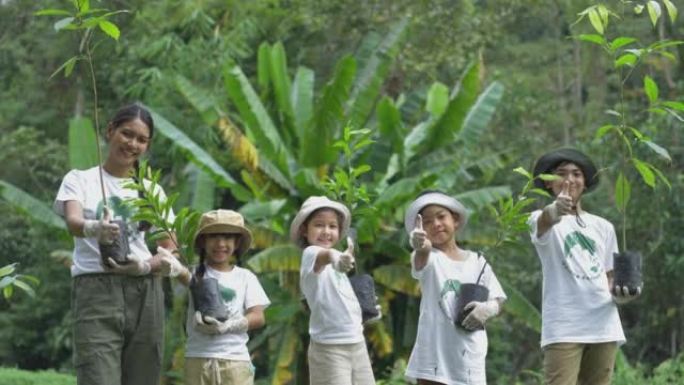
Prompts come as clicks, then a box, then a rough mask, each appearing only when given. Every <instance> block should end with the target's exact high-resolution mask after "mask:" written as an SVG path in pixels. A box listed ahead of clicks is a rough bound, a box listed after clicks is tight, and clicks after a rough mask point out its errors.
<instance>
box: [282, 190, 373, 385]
mask: <svg viewBox="0 0 684 385" xmlns="http://www.w3.org/2000/svg"><path fill="white" fill-rule="evenodd" d="M350 223H351V214H350V212H349V209H348V208H347V207H346V206H344V205H343V204H341V203H339V202H335V201H332V200H330V199H328V198H326V197H323V196H313V197H309V198H308V199H307V200H306V201H304V203H303V204H302V207H301V208H300V210H299V211H298V212H297V215H295V218H294V220H293V221H292V224H291V226H290V239H291V240H292V242H294V243H296V244H297V245H298V246H299V247H301V248H302V249H303V252H302V261H301V268H300V274H299V278H300V281H299V283H300V287H301V289H302V293H303V294H304V297H305V298H306V302H307V304H308V305H309V308H310V309H311V318H310V320H309V335H310V336H311V341H310V344H309V351H308V362H309V378H310V384H312V385H352V384H353V385H361V384H374V383H375V378H374V376H373V370H372V368H371V364H370V358H369V356H368V349H367V348H366V340H365V337H364V335H363V325H362V315H361V307H360V305H359V302H358V300H357V298H356V295H355V294H354V291H353V289H352V286H351V283H350V282H349V278H348V277H347V275H346V273H347V272H348V271H349V270H350V269H351V268H352V267H353V266H354V262H355V261H354V254H353V253H354V249H353V242H349V241H348V245H347V249H346V250H345V251H344V252H340V251H338V250H336V249H335V248H334V247H335V245H337V244H338V242H339V241H340V240H341V239H342V237H344V236H345V234H347V232H348V231H349V226H350Z"/></svg>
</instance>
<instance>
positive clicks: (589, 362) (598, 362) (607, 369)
mask: <svg viewBox="0 0 684 385" xmlns="http://www.w3.org/2000/svg"><path fill="white" fill-rule="evenodd" d="M543 351H544V384H546V385H610V381H611V378H612V377H613V367H614V366H615V355H616V354H617V342H603V343H594V344H580V343H566V342H562V343H555V344H550V345H546V346H544V348H543Z"/></svg>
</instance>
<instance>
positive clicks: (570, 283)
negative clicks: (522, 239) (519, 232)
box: [528, 148, 640, 385]
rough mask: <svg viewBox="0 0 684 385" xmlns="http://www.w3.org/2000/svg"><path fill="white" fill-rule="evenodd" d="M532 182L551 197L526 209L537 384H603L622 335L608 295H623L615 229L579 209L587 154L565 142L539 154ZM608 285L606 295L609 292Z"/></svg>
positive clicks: (587, 184) (587, 179) (586, 183)
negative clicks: (538, 280)
mask: <svg viewBox="0 0 684 385" xmlns="http://www.w3.org/2000/svg"><path fill="white" fill-rule="evenodd" d="M533 174H534V176H535V177H538V176H539V175H540V174H554V175H556V176H557V177H558V178H556V179H554V180H542V179H541V178H536V179H535V180H534V183H535V186H536V187H538V188H540V189H543V190H546V191H547V192H548V193H550V194H551V195H552V196H554V197H555V199H554V201H553V202H551V203H550V204H549V205H547V206H546V207H544V208H543V209H542V210H536V211H534V212H532V214H530V217H529V219H528V224H529V226H530V236H531V239H532V243H533V244H534V247H535V249H536V250H537V255H538V256H539V260H540V261H541V265H542V276H543V291H542V334H541V347H542V351H543V353H544V378H545V384H551V385H565V384H572V385H575V384H591V385H605V384H610V382H611V378H612V374H613V367H614V364H615V357H616V353H617V348H618V345H620V344H623V343H624V342H625V335H624V333H623V330H622V325H621V323H620V315H619V314H618V311H617V307H616V303H624V302H628V301H630V300H632V299H634V298H636V297H637V296H638V295H639V294H640V289H639V290H638V291H637V293H636V295H630V294H629V291H628V290H626V288H624V289H625V290H623V288H619V287H613V285H612V270H613V253H615V252H617V251H618V247H617V239H616V237H615V229H614V228H613V225H612V224H611V223H610V222H608V221H607V220H605V219H603V218H601V217H599V216H596V215H593V214H590V213H588V212H586V211H584V210H583V209H582V207H581V204H580V199H581V197H582V196H583V194H585V193H587V192H589V191H591V190H593V189H594V188H595V187H596V186H597V185H598V181H599V179H598V173H597V169H596V166H595V165H594V162H593V161H592V160H591V159H590V158H589V157H588V156H587V155H585V154H584V153H582V152H580V151H577V150H575V149H573V148H561V149H556V150H553V151H550V152H548V153H546V154H544V155H542V156H541V157H540V158H539V159H538V160H537V161H536V163H535V166H534V171H533ZM611 289H612V296H611Z"/></svg>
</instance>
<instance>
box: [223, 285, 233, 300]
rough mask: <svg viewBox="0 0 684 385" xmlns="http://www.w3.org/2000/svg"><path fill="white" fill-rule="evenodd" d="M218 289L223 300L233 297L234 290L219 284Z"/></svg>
mask: <svg viewBox="0 0 684 385" xmlns="http://www.w3.org/2000/svg"><path fill="white" fill-rule="evenodd" d="M219 291H220V292H221V298H222V299H223V302H226V303H228V302H231V301H232V300H233V299H235V290H233V289H231V288H229V287H225V286H222V285H219Z"/></svg>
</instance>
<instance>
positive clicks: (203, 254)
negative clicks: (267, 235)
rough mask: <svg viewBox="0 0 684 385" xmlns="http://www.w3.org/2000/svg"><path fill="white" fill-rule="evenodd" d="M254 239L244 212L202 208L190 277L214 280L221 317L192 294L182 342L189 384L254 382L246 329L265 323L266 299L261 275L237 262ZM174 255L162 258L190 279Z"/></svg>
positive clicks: (241, 384)
mask: <svg viewBox="0 0 684 385" xmlns="http://www.w3.org/2000/svg"><path fill="white" fill-rule="evenodd" d="M251 244H252V234H251V232H250V231H249V230H248V229H247V228H246V227H245V226H244V219H243V218H242V215H240V214H239V213H237V212H235V211H232V210H221V209H219V210H213V211H209V212H207V213H204V214H203V215H202V217H201V219H200V224H199V230H198V231H197V235H196V236H195V250H196V251H197V253H198V254H199V256H200V263H199V266H198V267H197V270H196V272H195V277H194V279H202V278H204V277H211V278H214V279H216V280H217V281H218V287H219V292H220V297H221V303H222V305H223V306H224V307H225V310H226V313H227V314H228V318H227V319H226V320H225V321H219V320H218V319H216V318H214V317H212V316H209V315H206V314H205V315H203V314H202V313H200V311H199V310H196V307H195V304H194V303H193V299H192V296H190V304H189V306H188V316H187V322H186V329H187V333H188V340H187V343H186V347H185V383H186V384H187V385H219V384H231V385H252V384H253V383H254V367H253V366H252V363H251V358H250V355H249V351H248V350H247V341H248V340H249V336H248V335H247V331H248V330H252V329H257V328H260V327H262V326H264V324H265V319H264V309H265V308H266V307H267V306H268V305H269V304H270V301H269V299H268V297H267V296H266V293H265V292H264V289H263V288H262V287H261V284H259V280H258V279H257V277H256V276H255V275H254V273H252V272H251V271H249V270H247V269H243V268H242V267H239V266H236V263H237V262H238V261H239V258H240V257H241V256H243V255H244V254H245V253H246V252H247V250H248V249H249V247H250V245H251ZM176 261H177V260H176V259H175V258H172V256H167V257H164V258H163V260H162V264H163V265H164V266H167V265H168V270H170V271H172V272H173V273H171V274H170V275H171V276H179V279H180V280H181V282H183V283H185V284H189V283H190V280H191V278H192V276H191V274H190V272H189V271H188V270H187V269H185V268H184V267H182V266H180V265H179V264H178V263H177V262H176Z"/></svg>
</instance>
